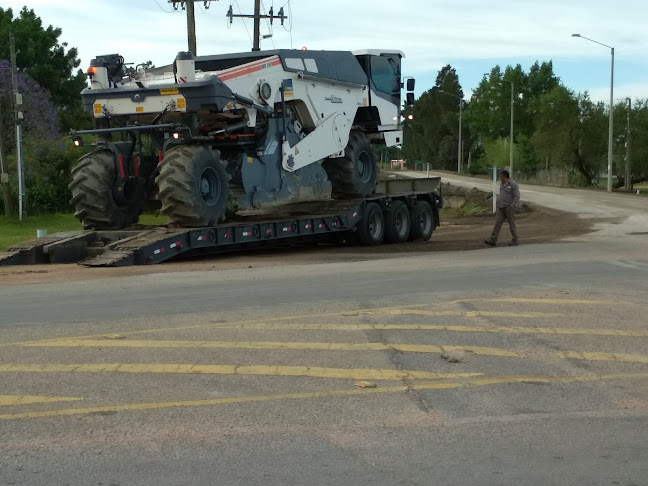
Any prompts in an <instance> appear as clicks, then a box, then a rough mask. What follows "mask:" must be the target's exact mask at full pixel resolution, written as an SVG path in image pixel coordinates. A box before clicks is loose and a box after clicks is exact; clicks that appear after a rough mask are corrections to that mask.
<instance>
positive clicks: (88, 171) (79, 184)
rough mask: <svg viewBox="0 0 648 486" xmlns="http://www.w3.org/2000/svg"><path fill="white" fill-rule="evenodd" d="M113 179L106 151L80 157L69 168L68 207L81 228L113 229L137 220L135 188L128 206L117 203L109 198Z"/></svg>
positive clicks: (138, 203) (110, 157)
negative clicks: (71, 167)
mask: <svg viewBox="0 0 648 486" xmlns="http://www.w3.org/2000/svg"><path fill="white" fill-rule="evenodd" d="M116 178H117V168H116V166H115V156H114V154H113V153H112V152H111V151H110V150H97V151H95V152H92V153H90V154H88V155H84V156H83V157H81V158H80V159H79V162H78V163H77V165H76V166H75V167H74V169H72V182H70V184H69V185H68V188H69V189H70V191H72V199H70V204H71V205H72V207H74V216H76V217H77V218H79V221H81V224H82V225H83V227H84V228H85V229H97V230H117V229H122V228H126V227H128V226H130V225H132V224H135V223H137V222H138V221H139V215H140V214H141V213H142V205H141V200H140V199H139V195H138V190H137V188H134V189H133V191H134V192H133V197H132V203H130V204H118V203H117V202H115V198H114V196H113V184H114V182H115V179H116Z"/></svg>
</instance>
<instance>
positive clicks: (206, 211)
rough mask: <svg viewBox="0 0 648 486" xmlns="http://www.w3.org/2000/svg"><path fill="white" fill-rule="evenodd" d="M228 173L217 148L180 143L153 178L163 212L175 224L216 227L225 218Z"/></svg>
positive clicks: (170, 152)
mask: <svg viewBox="0 0 648 486" xmlns="http://www.w3.org/2000/svg"><path fill="white" fill-rule="evenodd" d="M229 180H230V176H228V175H227V173H226V172H225V164H224V162H223V161H222V160H221V158H220V152H219V151H218V150H212V149H211V148H210V147H208V146H200V145H180V146H178V147H173V148H172V149H170V150H168V151H167V153H166V154H165V155H164V158H163V159H162V162H160V173H159V174H158V176H157V177H156V178H155V182H156V184H157V187H158V190H159V193H158V195H157V197H158V199H159V200H160V202H161V203H162V212H163V213H164V214H166V215H167V216H168V217H169V219H170V220H171V223H172V224H174V225H176V226H189V227H201V226H215V225H216V224H218V222H219V221H221V220H222V219H223V218H224V217H225V212H226V210H227V205H228V199H229V187H228V183H229Z"/></svg>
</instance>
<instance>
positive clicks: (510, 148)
mask: <svg viewBox="0 0 648 486" xmlns="http://www.w3.org/2000/svg"><path fill="white" fill-rule="evenodd" d="M502 81H503V82H505V83H511V142H510V143H509V172H510V176H511V178H513V119H514V116H515V98H514V95H515V85H514V84H513V81H508V80H506V79H503V80H502Z"/></svg>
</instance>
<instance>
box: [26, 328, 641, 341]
mask: <svg viewBox="0 0 648 486" xmlns="http://www.w3.org/2000/svg"><path fill="white" fill-rule="evenodd" d="M216 329H278V330H279V329H294V330H300V331H369V330H374V331H376V330H377V331H389V330H392V331H448V332H487V333H495V334H557V335H562V334H565V335H584V336H588V335H591V336H621V337H623V336H626V337H648V330H645V331H644V330H625V329H591V328H569V327H564V328H560V327H521V326H515V327H513V326H492V327H490V326H448V325H434V324H290V323H286V324H283V323H268V324H265V323H260V324H255V323H253V324H246V325H243V326H239V325H237V324H220V325H219V326H218V327H216ZM64 340H65V341H67V340H70V341H76V340H75V339H73V338H69V339H68V338H64V339H62V340H51V341H36V342H33V343H28V344H23V346H40V345H42V343H49V342H55V343H58V342H61V341H64Z"/></svg>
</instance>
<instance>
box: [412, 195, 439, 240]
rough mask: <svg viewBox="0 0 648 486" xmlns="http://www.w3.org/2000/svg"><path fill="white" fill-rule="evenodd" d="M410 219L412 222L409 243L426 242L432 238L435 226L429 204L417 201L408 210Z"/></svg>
mask: <svg viewBox="0 0 648 486" xmlns="http://www.w3.org/2000/svg"><path fill="white" fill-rule="evenodd" d="M410 219H411V221H412V229H411V230H410V241H414V240H423V241H428V240H429V239H430V238H431V237H432V232H433V231H434V226H435V221H434V211H432V206H430V203H429V202H427V201H419V202H418V203H417V204H416V206H414V207H413V208H412V209H411V210H410Z"/></svg>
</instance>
